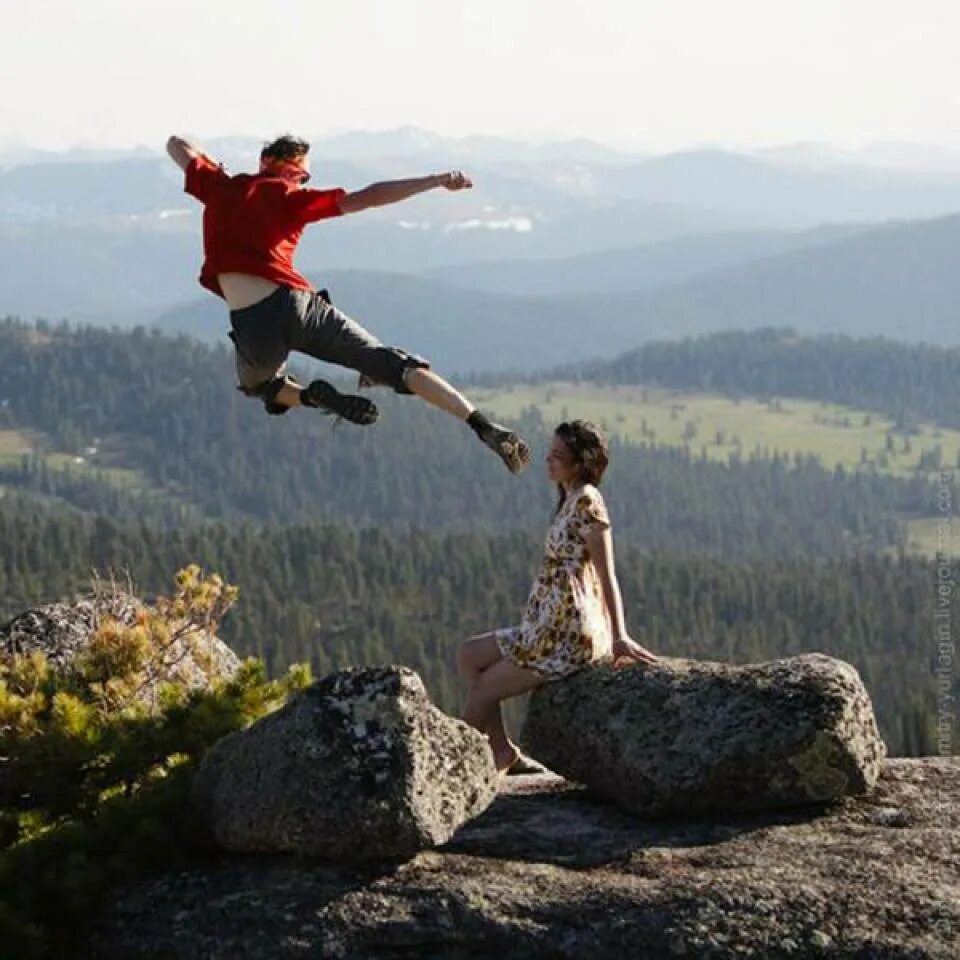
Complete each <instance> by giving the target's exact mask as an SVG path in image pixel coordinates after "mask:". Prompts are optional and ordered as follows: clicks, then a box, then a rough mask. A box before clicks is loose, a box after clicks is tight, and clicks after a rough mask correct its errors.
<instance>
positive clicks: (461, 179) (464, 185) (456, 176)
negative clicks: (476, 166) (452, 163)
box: [437, 170, 473, 190]
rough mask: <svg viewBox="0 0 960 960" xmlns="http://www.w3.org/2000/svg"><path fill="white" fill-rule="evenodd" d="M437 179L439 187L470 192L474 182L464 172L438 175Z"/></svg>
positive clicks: (458, 171) (453, 171)
mask: <svg viewBox="0 0 960 960" xmlns="http://www.w3.org/2000/svg"><path fill="white" fill-rule="evenodd" d="M437 179H438V183H437V186H438V187H446V188H447V190H469V189H470V187H472V186H473V181H472V180H471V179H470V178H469V177H468V176H466V174H464V173H463V171H462V170H451V171H450V172H449V173H440V174H437Z"/></svg>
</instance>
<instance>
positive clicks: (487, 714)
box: [463, 660, 546, 770]
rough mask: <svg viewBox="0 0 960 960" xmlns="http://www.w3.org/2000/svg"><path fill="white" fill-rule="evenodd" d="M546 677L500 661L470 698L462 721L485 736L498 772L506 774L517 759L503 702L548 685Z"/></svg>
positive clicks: (484, 674)
mask: <svg viewBox="0 0 960 960" xmlns="http://www.w3.org/2000/svg"><path fill="white" fill-rule="evenodd" d="M545 682H546V680H545V678H544V677H541V676H540V675H539V674H537V673H534V671H532V670H527V669H526V668H524V667H520V666H517V664H515V663H513V662H512V661H511V660H499V661H498V662H496V663H494V664H493V665H492V666H490V667H487V668H486V669H485V670H482V671H480V673H479V675H478V676H477V679H476V682H475V683H474V684H473V686H472V687H471V688H470V691H469V693H468V695H467V703H466V706H465V707H464V710H463V719H464V720H466V721H467V723H470V724H471V725H472V726H475V727H476V728H477V729H478V730H481V731H482V732H484V733H486V735H487V737H488V738H489V740H490V748H491V749H492V750H493V757H494V760H495V762H496V765H497V769H498V770H505V769H506V768H507V767H509V766H510V764H511V763H512V762H513V760H515V759H516V756H517V748H516V745H515V744H514V743H513V741H511V740H510V738H509V737H508V736H507V732H506V729H505V728H504V725H503V713H502V711H501V709H500V701H501V700H506V699H508V698H509V697H516V696H519V695H520V694H521V693H526V692H527V691H528V690H533V689H535V688H536V687H539V686H541V685H542V684H543V683H545Z"/></svg>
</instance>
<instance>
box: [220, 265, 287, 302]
mask: <svg viewBox="0 0 960 960" xmlns="http://www.w3.org/2000/svg"><path fill="white" fill-rule="evenodd" d="M217 280H218V281H219V282H220V289H221V290H222V291H223V296H224V298H225V299H226V301H227V303H228V304H230V309H231V310H242V309H243V308H244V307H249V306H252V305H253V304H255V303H259V302H260V301H261V300H262V299H263V298H264V297H269V296H270V294H271V293H273V291H274V290H276V289H277V287H278V286H280V284H278V283H274V282H273V281H272V280H267V279H266V277H258V276H255V275H254V274H252V273H218V274H217Z"/></svg>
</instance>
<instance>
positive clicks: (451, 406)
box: [403, 367, 476, 420]
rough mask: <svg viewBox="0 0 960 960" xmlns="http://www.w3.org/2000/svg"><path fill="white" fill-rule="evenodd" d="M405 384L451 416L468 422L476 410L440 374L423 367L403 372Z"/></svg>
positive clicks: (410, 368) (411, 368)
mask: <svg viewBox="0 0 960 960" xmlns="http://www.w3.org/2000/svg"><path fill="white" fill-rule="evenodd" d="M403 382H404V383H405V384H406V385H407V386H408V387H409V388H410V389H411V390H412V391H413V392H414V393H415V394H416V395H417V396H418V397H422V398H423V399H424V400H426V401H427V403H432V404H433V405H434V406H435V407H439V408H440V409H441V410H444V411H446V412H447V413H449V414H452V415H453V416H455V417H457V418H459V419H460V420H466V419H467V418H468V417H469V416H470V414H471V413H473V411H474V410H475V409H476V407H474V405H473V404H472V403H471V402H470V401H469V400H468V399H467V398H466V397H465V396H464V395H463V394H462V393H461V392H460V391H459V390H457V388H456V387H454V386H453V385H451V384H449V383H447V381H446V380H444V379H443V377H441V376H440V375H439V374H436V373H434V372H433V371H432V370H425V369H424V368H423V367H407V369H406V370H404V372H403Z"/></svg>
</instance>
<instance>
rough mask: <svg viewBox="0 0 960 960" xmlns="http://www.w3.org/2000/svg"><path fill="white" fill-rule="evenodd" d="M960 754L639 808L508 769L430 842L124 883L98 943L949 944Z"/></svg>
mask: <svg viewBox="0 0 960 960" xmlns="http://www.w3.org/2000/svg"><path fill="white" fill-rule="evenodd" d="M958 828H960V761H957V760H956V759H947V758H944V759H940V758H922V759H903V758H895V759H887V760H886V761H885V762H884V763H883V765H882V768H881V771H880V775H879V778H878V780H877V783H876V785H875V787H874V788H873V789H872V790H871V791H870V792H869V793H867V794H865V795H862V796H846V797H843V798H842V799H841V800H839V801H838V802H835V803H832V804H820V805H817V806H809V807H806V808H796V809H790V810H779V811H766V812H762V813H745V812H744V813H740V814H735V813H726V814H722V815H715V816H709V817H707V816H701V817H692V816H686V817H661V818H657V819H653V820H645V819H642V818H639V817H637V816H635V815H630V814H628V813H627V812H626V811H624V810H623V809H622V808H621V807H619V806H617V805H615V804H614V803H612V802H610V801H608V800H605V799H603V798H601V797H599V796H598V795H597V794H595V793H593V792H591V791H589V790H588V789H586V788H584V787H581V786H575V785H573V784H571V783H569V782H567V781H565V780H563V779H562V778H560V777H558V776H556V775H552V774H551V775H543V776H522V777H508V778H505V779H504V780H503V781H502V785H501V791H500V793H499V795H498V796H497V798H496V800H495V801H494V802H493V803H492V804H491V805H490V806H489V807H488V808H487V809H486V811H485V812H484V813H483V814H482V815H480V816H479V817H476V818H475V819H473V820H471V821H470V822H469V823H467V824H466V825H465V826H464V827H462V828H461V829H460V830H459V831H458V832H457V833H456V835H455V836H454V837H453V838H452V839H451V840H450V841H449V842H448V843H446V844H445V845H444V846H442V847H439V848H436V849H431V850H427V851H423V852H421V853H419V854H418V855H417V856H416V857H414V858H413V859H411V860H408V861H407V862H405V863H402V864H399V865H398V864H396V863H392V864H387V863H379V864H378V863H373V862H371V863H368V864H366V865H365V866H363V867H362V868H360V867H356V866H355V867H352V868H351V867H348V866H347V865H346V864H335V865H333V864H330V863H325V862H318V861H311V860H307V859H302V858H301V859H294V858H292V857H290V858H283V857H269V858H264V857H256V858H253V857H247V858H243V859H238V858H229V859H226V858H225V859H224V860H223V861H221V862H217V863H210V864H206V865H203V866H202V867H197V868H196V869H192V870H189V871H181V872H177V873H171V874H168V875H163V876H158V877H156V878H154V879H152V880H150V881H148V882H144V883H141V884H140V885H139V886H137V887H135V888H132V889H129V890H126V891H124V892H123V893H122V895H120V896H119V897H118V898H117V899H116V900H115V902H114V903H113V905H112V908H111V910H110V912H109V915H108V916H107V917H106V918H105V921H104V924H103V926H102V928H101V931H100V936H99V948H98V949H99V955H100V956H103V957H105V958H108V960H113V958H117V960H119V958H143V957H150V958H161V957H162V958H164V960H174V958H183V960H187V958H189V960H200V958H207V960H228V958H229V960H255V958H264V960H265V958H295V957H296V958H302V957H331V958H354V957H357V958H359V957H363V958H384V960H386V958H401V957H404V958H406V957H417V958H437V960H439V958H444V960H461V958H462V960H466V958H482V957H490V958H498V960H513V958H517V960H520V958H528V957H531V956H537V957H547V958H550V957H557V958H561V957H562V958H567V957H569V958H584V957H588V958H590V960H596V958H607V957H609V958H611V960H613V958H616V960H621V958H625V957H629V958H631V960H647V958H649V960H665V958H667V960H668V958H671V957H678V958H690V960H694V958H695V960H702V958H728V957H729V958H733V957H757V958H764V960H767V958H772V960H775V958H808V957H809V958H845V957H849V958H857V960H880V958H904V960H907V958H909V960H921V958H930V960H956V957H958V956H960V855H958V854H960V851H958V841H957V835H958Z"/></svg>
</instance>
